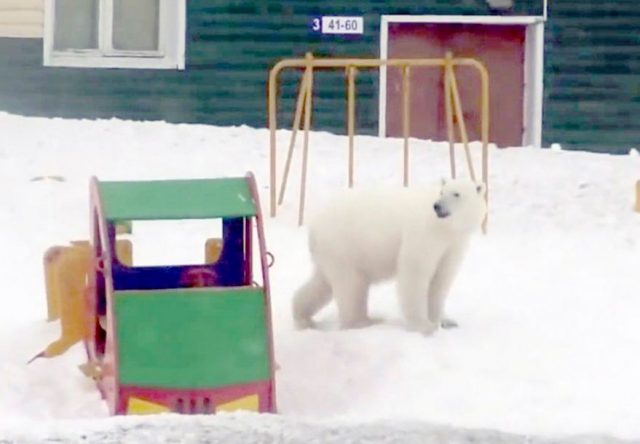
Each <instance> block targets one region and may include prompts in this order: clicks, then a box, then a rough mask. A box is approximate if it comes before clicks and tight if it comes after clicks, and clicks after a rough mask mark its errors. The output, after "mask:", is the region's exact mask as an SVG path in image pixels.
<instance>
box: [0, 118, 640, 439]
mask: <svg viewBox="0 0 640 444" xmlns="http://www.w3.org/2000/svg"><path fill="white" fill-rule="evenodd" d="M0 129H1V131H2V137H1V138H0V187H1V188H0V208H1V209H2V211H1V212H0V245H1V246H2V247H3V249H4V254H3V255H2V256H0V270H2V271H1V279H0V289H1V290H2V292H1V293H0V418H1V419H0V442H4V441H3V439H6V440H15V441H16V442H30V441H29V440H32V441H37V440H40V439H41V440H44V437H45V436H48V437H52V436H54V437H55V436H59V435H60V434H62V436H66V437H68V438H69V439H70V440H72V441H73V440H80V439H81V435H82V434H83V433H94V435H93V437H94V438H95V439H90V441H91V442H124V441H122V440H121V439H119V440H115V441H108V439H106V438H105V439H104V440H102V441H101V439H102V438H100V439H98V438H97V436H98V435H100V436H103V435H104V436H112V435H110V433H116V431H120V432H122V430H129V432H130V434H131V436H133V438H132V439H131V440H130V441H128V442H138V441H143V440H145V441H149V438H148V436H147V434H148V433H151V432H149V430H153V433H160V432H158V429H157V428H154V427H159V424H165V427H164V430H165V432H164V436H165V438H167V440H166V442H204V439H202V436H204V435H198V436H196V435H194V436H196V437H194V436H192V438H193V441H189V440H188V436H186V435H181V436H182V438H183V439H182V440H180V437H178V438H176V430H182V429H181V428H180V427H178V428H176V427H177V425H179V424H184V425H185V427H184V429H185V430H192V431H193V430H201V429H202V430H206V431H207V432H206V433H209V434H211V433H214V432H215V430H220V431H221V433H222V431H224V433H233V431H234V430H236V431H237V433H236V434H235V435H234V436H235V437H236V438H237V441H235V440H233V439H223V436H227V435H207V436H208V439H209V442H270V441H273V440H276V441H278V442H283V441H287V440H289V441H288V442H302V441H304V440H302V439H299V438H300V436H305V437H306V438H307V439H309V440H311V438H313V439H317V440H318V441H317V442H347V441H348V440H352V441H353V442H365V441H366V442H431V441H429V439H432V440H433V442H443V441H438V440H439V439H441V438H442V437H443V436H445V435H446V436H447V437H448V438H447V439H448V441H449V442H466V441H465V440H466V439H467V438H468V436H471V435H469V434H468V433H466V432H463V431H461V430H463V429H476V430H494V431H496V432H475V435H473V437H474V439H476V441H477V442H546V441H536V440H533V441H526V439H528V438H524V437H525V436H527V435H529V436H539V437H543V438H544V437H547V438H548V439H552V438H554V439H555V438H558V439H560V441H562V442H564V440H566V439H570V438H571V437H574V436H579V435H582V436H586V437H587V438H585V439H587V440H588V439H592V438H589V437H594V436H600V437H602V436H608V437H618V438H621V439H631V440H639V441H640V406H639V400H640V380H639V377H638V375H640V353H638V352H637V350H638V347H639V346H640V323H639V322H638V319H640V214H638V213H634V212H633V209H632V207H633V190H634V184H635V181H636V180H638V179H640V157H638V156H632V155H629V156H608V155H602V154H591V153H582V152H567V151H558V150H537V149H532V148H514V149H508V150H492V152H491V175H490V187H491V197H490V199H491V202H490V203H491V210H490V220H489V232H488V234H487V235H486V236H478V237H477V238H476V239H475V241H474V242H473V244H472V246H471V248H470V250H469V255H468V257H467V259H466V261H465V263H464V266H463V269H462V271H461V274H460V276H459V279H458V280H457V281H456V283H455V286H454V288H453V291H452V294H451V296H450V299H449V304H448V307H449V309H448V311H449V314H450V315H451V316H452V317H453V318H455V319H456V320H457V321H458V322H459V324H460V327H459V328H458V329H454V330H447V331H441V332H438V333H437V334H436V335H435V336H433V337H423V336H421V335H419V334H416V333H409V332H407V331H405V330H404V329H403V326H402V319H401V317H400V314H399V312H398V309H397V307H396V300H395V297H394V288H393V285H391V284H387V285H382V286H379V287H376V288H375V289H374V291H373V292H372V308H373V314H374V315H377V316H381V317H383V318H385V320H386V322H385V323H383V324H381V325H376V326H373V327H370V328H367V329H363V330H355V331H346V332H345V331H338V330H336V312H335V309H334V308H333V307H329V308H327V309H326V310H325V311H324V312H322V313H321V322H320V324H321V326H322V327H323V329H322V330H321V331H296V330H295V329H294V328H293V325H292V321H291V317H290V310H289V306H290V299H291V296H292V293H293V291H295V289H296V288H297V286H298V285H300V284H301V283H302V281H303V280H304V279H305V277H306V274H307V273H308V272H309V270H310V262H309V257H308V253H307V250H306V236H305V229H304V227H302V228H300V227H298V226H297V223H296V214H297V187H298V182H297V181H298V177H299V169H298V165H299V158H297V159H296V162H295V164H294V165H295V166H294V170H293V171H292V177H291V181H290V188H289V190H288V191H289V194H288V196H287V199H286V201H285V204H284V206H283V207H281V208H280V211H279V214H278V217H277V218H275V219H267V223H266V231H267V244H268V249H269V250H270V251H271V252H273V254H274V255H275V258H276V262H275V265H274V267H273V268H272V269H271V279H272V296H273V302H272V304H273V316H274V333H275V351H276V359H277V362H278V364H279V366H280V370H279V371H278V373H277V397H278V405H279V411H280V415H277V416H270V415H262V416H259V417H258V416H256V415H249V414H235V415H223V416H220V417H217V418H215V417H210V418H191V419H184V418H174V417H172V416H170V417H167V418H161V419H158V418H153V419H147V420H144V421H142V420H140V419H137V418H125V419H117V420H114V419H107V416H108V415H107V410H106V406H105V405H104V403H103V402H102V401H101V400H100V398H99V396H98V392H97V391H96V390H95V388H94V386H93V383H92V382H91V381H89V380H86V379H85V378H84V376H82V374H81V373H80V372H79V371H78V369H77V365H78V364H80V363H82V362H83V358H84V354H83V353H84V352H83V348H82V346H81V345H78V346H75V347H74V348H72V349H71V350H70V351H69V352H68V353H67V354H65V355H63V356H62V357H59V358H56V359H52V360H44V359H43V360H37V361H35V362H33V363H32V364H30V365H26V362H27V360H28V359H29V358H31V357H32V356H33V355H35V354H36V353H37V352H39V351H40V350H41V349H42V348H43V347H44V346H45V345H47V344H48V343H49V342H51V341H53V340H54V339H56V338H57V335H58V329H59V327H58V325H57V324H49V323H47V322H46V321H45V317H46V299H45V292H44V278H43V266H42V255H43V253H44V251H45V250H46V249H47V248H48V247H50V246H52V245H60V244H66V243H67V242H68V241H70V240H75V239H86V238H87V237H88V231H89V229H88V213H89V211H88V204H89V199H88V181H89V177H90V176H92V175H96V176H98V177H99V178H100V179H103V180H113V179H128V180H143V179H161V178H188V177H219V176H237V175H243V174H244V173H245V172H246V171H248V170H251V171H253V172H254V173H255V174H256V176H257V180H258V184H259V187H260V191H261V193H262V204H263V209H264V210H265V211H267V210H268V203H269V201H268V132H267V131H266V130H264V129H262V130H256V129H251V128H247V127H233V128H221V127H214V126H204V125H169V124H165V123H160V122H153V123H152V122H144V123H134V122H123V121H118V120H105V121H97V122H96V121H77V120H60V119H40V118H24V117H19V116H13V115H8V114H0ZM288 136H289V132H287V131H282V132H280V133H279V142H280V143H279V147H280V151H279V155H280V156H279V165H280V168H279V171H281V170H282V161H283V158H284V151H285V148H286V145H287V142H288ZM401 146H402V141H401V140H393V139H387V140H382V139H377V138H373V137H358V138H357V140H356V149H357V161H358V165H357V169H356V185H357V186H366V185H367V184H371V183H380V182H386V183H398V184H399V183H401V165H402V163H401ZM346 149H347V141H346V139H345V138H344V137H339V136H335V135H331V134H327V133H313V134H312V136H311V158H310V161H311V163H310V170H309V188H308V204H307V207H308V208H307V209H308V212H311V211H313V208H314V207H315V206H316V205H317V204H319V203H320V202H322V200H323V199H325V198H326V197H327V196H329V195H330V194H331V192H333V191H336V190H337V189H339V188H341V187H344V186H345V182H346V159H347V152H346ZM411 149H412V162H411V165H412V167H411V168H412V181H413V183H419V182H422V183H423V182H430V181H433V180H435V179H437V178H439V177H442V176H446V175H447V172H448V150H447V147H446V145H443V144H433V143H427V142H424V141H417V140H416V141H412V144H411ZM476 154H477V150H476ZM459 158H460V159H461V156H459ZM476 159H477V160H479V158H476ZM460 167H462V164H461V165H460ZM41 176H61V177H63V178H64V181H56V180H46V179H45V180H34V179H35V178H38V177H41ZM181 231H184V232H182V233H181ZM171 232H172V233H174V234H175V237H176V239H166V240H164V239H163V241H166V242H169V241H171V240H173V241H175V242H177V243H178V244H180V242H183V241H184V242H187V241H189V239H190V238H189V234H190V233H189V232H188V230H175V231H171ZM181 235H182V236H185V239H180V236H181ZM165 245H166V244H165V243H164V242H163V243H162V245H158V243H153V244H151V245H150V246H149V245H148V246H147V247H148V248H149V249H148V250H147V254H149V255H150V256H156V255H163V254H164V255H165V256H166V252H167V250H170V249H167V248H165V247H164V246H165ZM194 253H195V254H196V255H200V254H202V247H201V246H197V249H196V251H194ZM159 421H165V422H159ZM167 424H171V426H168V425H167ZM154 425H155V426H154ZM254 425H255V430H254V432H255V433H254V434H253V435H251V436H252V438H251V439H252V440H254V441H248V440H247V439H245V440H244V441H243V440H242V439H241V436H244V435H242V433H249V431H251V430H253V429H251V427H253V426H254ZM127 427H129V428H128V429H127ZM229 427H230V428H229ZM38 429H40V431H39V432H38V431H36V430H38ZM229 430H231V431H229ZM238 430H242V433H240V432H239V431H238ZM120 432H118V433H120ZM497 432H500V433H497ZM193 433H196V434H197V433H200V432H193ZM296 433H297V435H296ZM502 433H507V434H509V433H515V434H519V437H518V436H515V437H513V436H511V435H503V434H502ZM101 434H102V435H101ZM376 434H378V435H376ZM172 436H173V438H171V437H172ZM189 436H191V435H189ZM247 436H248V435H247ZM296 436H297V437H298V438H296ZM376 436H380V437H382V438H379V439H377V440H376V438H375V437H376ZM196 438H197V439H196ZM268 438H273V439H268ZM172 439H173V440H172ZM296 439H298V441H296ZM442 439H444V438H442ZM593 439H594V440H595V438H593ZM601 439H604V438H601ZM585 442H587V441H585ZM598 442H600V441H598ZM602 442H604V441H602Z"/></svg>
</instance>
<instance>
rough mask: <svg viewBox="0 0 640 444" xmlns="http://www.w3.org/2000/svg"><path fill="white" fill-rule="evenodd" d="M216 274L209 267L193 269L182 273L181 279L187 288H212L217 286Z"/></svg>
mask: <svg viewBox="0 0 640 444" xmlns="http://www.w3.org/2000/svg"><path fill="white" fill-rule="evenodd" d="M217 280H218V276H217V275H216V272H215V271H213V270H211V269H209V268H207V267H192V268H189V269H187V270H185V271H184V273H182V277H181V279H180V281H181V283H182V284H183V285H186V286H187V287H212V286H214V285H215V284H216V282H217Z"/></svg>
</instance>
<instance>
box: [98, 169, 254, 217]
mask: <svg viewBox="0 0 640 444" xmlns="http://www.w3.org/2000/svg"><path fill="white" fill-rule="evenodd" d="M98 186H99V189H100V194H101V197H102V204H103V208H104V213H105V218H107V219H109V220H114V221H117V220H151V219H155V220H159V219H207V218H216V217H241V216H252V215H255V214H256V208H255V205H254V202H253V199H252V197H251V192H250V190H249V185H248V183H247V180H246V179H244V178H228V179H227V178H224V179H193V180H155V181H144V182H99V185H98Z"/></svg>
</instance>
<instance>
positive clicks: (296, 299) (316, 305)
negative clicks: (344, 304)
mask: <svg viewBox="0 0 640 444" xmlns="http://www.w3.org/2000/svg"><path fill="white" fill-rule="evenodd" d="M329 302H331V286H330V285H329V282H328V281H327V279H326V278H325V277H324V276H323V275H322V273H321V272H320V270H318V269H317V268H316V269H315V270H314V271H313V275H312V276H311V278H310V279H309V280H308V281H307V282H306V283H305V284H304V285H303V286H302V287H300V288H299V289H298V291H296V293H295V295H294V296H293V321H294V323H295V325H296V328H299V329H304V328H315V323H314V322H313V319H312V318H313V315H315V314H316V313H317V312H319V311H320V310H321V309H322V308H323V307H324V306H326V305H327V304H328V303H329Z"/></svg>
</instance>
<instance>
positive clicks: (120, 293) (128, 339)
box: [38, 173, 276, 414]
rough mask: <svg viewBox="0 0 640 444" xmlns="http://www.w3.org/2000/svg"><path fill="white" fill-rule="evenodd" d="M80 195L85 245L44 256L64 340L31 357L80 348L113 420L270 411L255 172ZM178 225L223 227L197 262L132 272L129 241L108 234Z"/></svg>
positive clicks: (125, 185) (101, 188)
mask: <svg viewBox="0 0 640 444" xmlns="http://www.w3.org/2000/svg"><path fill="white" fill-rule="evenodd" d="M90 190H91V222H92V223H91V241H90V242H88V241H80V242H74V243H72V244H71V246H64V247H53V248H51V249H49V250H48V251H47V253H46V254H45V272H46V280H47V297H48V308H49V319H51V320H53V319H57V318H60V321H61V327H62V337H61V338H60V339H59V340H58V341H56V342H54V343H52V344H51V345H49V347H47V349H45V351H44V352H42V353H41V354H40V355H38V356H42V357H51V356H55V355H58V354H60V353H63V352H64V351H65V350H66V349H68V348H69V347H70V346H72V345H73V344H75V343H77V342H78V341H83V342H84V345H85V348H86V353H87V362H86V363H85V364H83V365H82V366H81V368H82V370H83V371H84V372H85V374H87V375H88V376H91V377H92V378H94V379H95V381H96V383H97V386H98V388H99V390H100V392H101V394H102V396H103V398H104V399H105V400H106V401H107V403H108V405H109V409H110V412H111V413H112V414H142V413H159V412H177V413H189V414H208V413H216V412H221V411H230V410H237V409H243V410H250V411H257V412H275V411H276V400H275V381H274V372H275V368H274V366H275V363H274V357H273V340H272V329H271V309H270V299H269V275H268V266H269V264H268V259H267V258H268V253H267V252H266V248H265V237H264V231H263V225H262V214H261V210H260V203H259V199H258V192H257V188H256V183H255V180H254V177H253V175H252V174H251V173H248V174H247V175H246V177H239V178H221V179H196V180H161V181H141V182H105V181H99V180H97V179H96V178H93V179H92V180H91V184H90ZM183 219H184V220H186V219H206V220H211V219H213V220H215V219H221V220H222V237H221V238H211V239H209V240H207V242H206V245H203V250H204V256H205V260H204V264H203V265H202V264H201V265H175V266H173V265H170V266H136V265H135V264H134V263H133V261H132V252H133V251H134V249H135V248H136V246H135V244H132V243H131V241H130V240H129V239H117V238H116V237H117V234H118V233H122V232H127V231H129V230H131V229H132V228H131V227H135V223H134V222H135V221H149V220H183ZM168 234H170V233H168ZM255 235H257V236H255ZM255 237H257V240H258V242H257V243H258V245H257V247H258V251H256V252H255V254H254V238H255ZM158 241H159V242H160V241H161V239H159V240H158ZM254 257H256V258H259V261H260V270H261V275H262V276H261V283H260V284H258V283H256V282H255V281H254V270H253V260H254Z"/></svg>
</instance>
